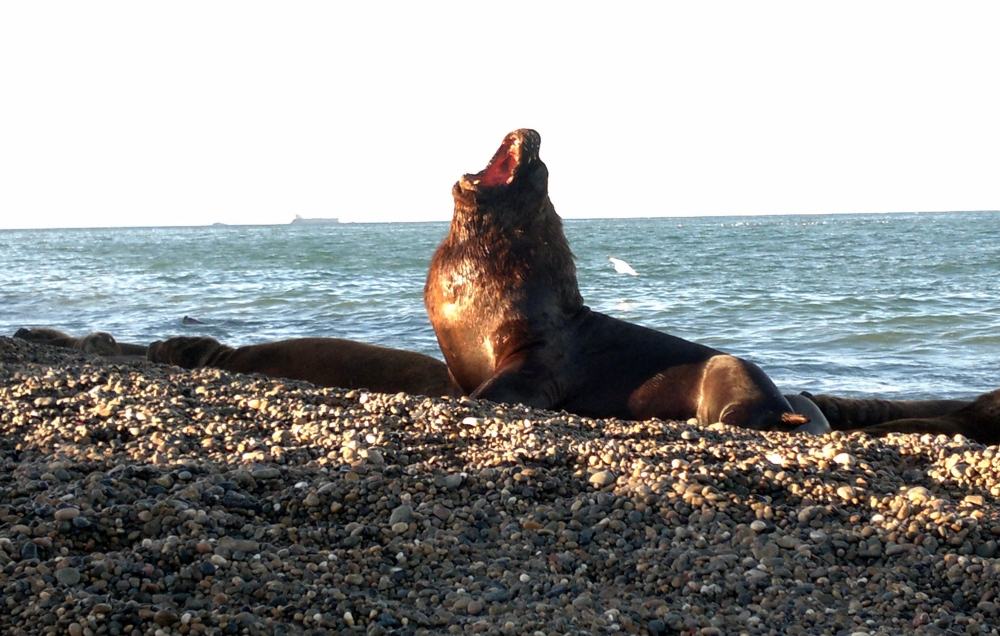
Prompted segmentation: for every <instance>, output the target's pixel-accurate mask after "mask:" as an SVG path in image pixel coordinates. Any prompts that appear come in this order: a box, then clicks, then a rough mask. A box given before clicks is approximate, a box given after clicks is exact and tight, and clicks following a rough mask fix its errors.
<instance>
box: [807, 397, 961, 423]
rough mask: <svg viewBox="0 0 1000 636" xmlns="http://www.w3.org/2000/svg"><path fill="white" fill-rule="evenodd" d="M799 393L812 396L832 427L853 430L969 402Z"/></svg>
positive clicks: (932, 414)
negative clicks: (859, 397) (857, 397)
mask: <svg viewBox="0 0 1000 636" xmlns="http://www.w3.org/2000/svg"><path fill="white" fill-rule="evenodd" d="M802 396H804V397H806V398H809V399H810V400H812V401H813V402H814V403H815V404H816V406H817V407H819V410H820V411H822V412H823V415H825V416H826V419H827V421H828V422H830V428H832V429H833V430H835V431H856V430H859V429H864V428H868V427H870V426H876V425H878V424H883V423H885V422H891V421H893V420H902V419H908V418H933V417H938V416H941V415H947V414H948V413H951V412H952V411H955V410H957V409H960V408H962V407H964V406H968V405H969V404H970V402H969V401H968V400H879V399H877V398H864V399H855V398H845V397H837V396H835V395H812V394H810V393H807V392H805V391H803V392H802Z"/></svg>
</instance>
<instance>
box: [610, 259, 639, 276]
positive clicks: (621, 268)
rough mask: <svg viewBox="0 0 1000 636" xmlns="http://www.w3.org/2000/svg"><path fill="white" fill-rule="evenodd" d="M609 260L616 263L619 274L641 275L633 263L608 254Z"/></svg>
mask: <svg viewBox="0 0 1000 636" xmlns="http://www.w3.org/2000/svg"><path fill="white" fill-rule="evenodd" d="M608 260H609V261H611V263H612V264H614V266H615V271H616V272H618V273H619V274H631V275H632V276H638V275H639V272H637V271H635V270H634V269H632V266H631V265H629V264H628V263H626V262H625V261H623V260H622V259H620V258H615V257H614V256H611V255H610V254H608Z"/></svg>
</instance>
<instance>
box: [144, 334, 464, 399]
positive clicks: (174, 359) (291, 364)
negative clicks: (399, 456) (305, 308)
mask: <svg viewBox="0 0 1000 636" xmlns="http://www.w3.org/2000/svg"><path fill="white" fill-rule="evenodd" d="M147 358H148V359H149V360H151V361H153V362H161V363H165V364H173V365H177V366H179V367H184V368H185V369H194V368H198V367H214V368H216V369H225V370H226V371H233V372H236V373H260V374H262V375H267V376H271V377H279V378H291V379H293V380H305V381H306V382H312V383H313V384H315V385H316V386H325V387H340V388H345V389H362V388H363V389H368V390H370V391H377V392H379V393H399V392H400V391H403V392H406V393H411V394H414V395H428V396H431V397H440V396H442V395H450V396H453V397H457V396H459V395H462V392H461V390H460V389H459V388H458V386H457V385H456V384H454V383H453V382H452V381H451V379H450V376H449V374H448V367H447V365H445V364H444V363H443V362H441V361H440V360H436V359H434V358H432V357H430V356H427V355H424V354H422V353H416V352H413V351H404V350H402V349H390V348H388V347H379V346H376V345H370V344H366V343H363V342H354V341H352V340H341V339H339V338H296V339H293V340H281V341H278V342H267V343H264V344H257V345H249V346H246V347H240V348H238V349H234V348H232V347H227V346H226V345H224V344H221V343H219V341H218V340H215V339H214V338H207V337H192V336H178V337H175V338H169V339H167V340H165V341H163V342H154V343H153V344H151V345H149V352H148V354H147Z"/></svg>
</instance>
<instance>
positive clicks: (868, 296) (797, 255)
mask: <svg viewBox="0 0 1000 636" xmlns="http://www.w3.org/2000/svg"><path fill="white" fill-rule="evenodd" d="M565 230H566V235H567V237H568V238H569V241H570V245H571V246H572V249H573V252H574V253H575V254H576V257H577V268H578V278H579V283H580V289H581V292H582V293H583V297H584V299H585V301H586V302H587V304H588V305H590V306H591V307H592V308H593V309H595V310H597V311H601V312H604V313H607V314H610V315H613V316H616V317H618V318H621V319H624V320H628V321H631V322H635V323H639V324H642V325H645V326H648V327H652V328H655V329H660V330H662V331H666V332H669V333H672V334H674V335H676V336H680V337H682V338H687V339H689V340H694V341H697V342H701V343H704V344H707V345H710V346H713V347H716V348H718V349H721V350H723V351H727V352H729V353H733V354H735V355H739V356H742V357H745V358H748V359H750V360H753V361H754V362H756V363H757V364H759V365H760V366H761V367H762V368H763V369H764V370H765V371H766V372H767V373H768V374H769V375H770V376H771V377H772V378H773V379H774V381H775V382H776V383H777V385H778V386H779V387H780V388H781V389H782V390H785V391H796V392H797V391H801V390H809V391H812V392H825V393H834V394H838V395H852V396H870V395H878V396H883V397H888V398H909V397H912V398H927V397H942V398H961V397H970V396H974V395H977V394H979V393H982V392H985V391H989V390H992V389H995V388H997V387H998V386H1000V364H998V361H1000V281H998V273H1000V213H998V212H961V213H937V214H926V213H925V214H888V215H831V216H771V217H711V218H643V219H614V220H612V219H588V220H567V221H566V222H565ZM447 231H448V224H447V223H412V224H342V225H322V226H293V225H286V226H213V227H193V228H191V227H189V228H121V229H72V230H9V231H0V272H2V279H0V280H2V284H0V308H2V309H0V334H4V335H11V334H13V332H14V331H16V330H17V329H18V328H20V327H37V326H50V327H56V328H58V329H61V330H63V331H66V332H68V333H70V334H73V335H83V334H85V333H89V332H90V331H98V330H100V331H108V332H110V333H112V334H114V335H115V337H116V338H118V340H120V341H122V342H136V343H148V342H151V341H153V340H158V339H164V338H167V337H170V336H175V335H209V336H213V337H215V338H217V339H219V340H221V341H223V342H225V343H227V344H231V345H234V346H238V345H243V344H252V343H257V342H264V341H269V340H278V339H283V338H293V337H301V336H332V337H340V338H351V339H355V340H361V341H365V342H371V343H376V344H382V345H386V346H393V347H399V348H404V349H411V350H415V351H422V352H424V353H428V354H431V355H434V356H436V357H438V358H440V357H441V355H440V352H439V351H438V348H437V342H436V340H435V337H434V332H433V330H432V329H431V326H430V324H429V322H428V321H427V315H426V313H425V311H424V305H423V296H422V294H423V284H424V279H425V276H426V271H427V265H428V263H429V261H430V258H431V255H432V254H433V252H434V250H435V248H436V247H437V245H438V243H440V241H441V240H442V239H443V238H444V236H445V235H446V234H447ZM608 255H612V256H615V257H617V258H621V259H624V260H626V261H628V262H629V263H630V264H631V265H632V266H633V267H634V268H635V269H636V270H637V271H638V272H639V274H640V275H639V276H636V277H633V276H628V275H623V274H619V273H617V272H615V270H614V269H613V267H612V265H611V263H610V262H609V261H608V259H607V256H608ZM185 315H187V316H192V317H195V318H198V319H199V320H201V321H203V322H204V323H205V324H204V325H185V324H182V318H183V317H184V316H185Z"/></svg>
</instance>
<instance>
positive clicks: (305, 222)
mask: <svg viewBox="0 0 1000 636" xmlns="http://www.w3.org/2000/svg"><path fill="white" fill-rule="evenodd" d="M328 223H340V219H338V218H336V217H334V218H329V219H303V218H302V217H301V216H299V215H298V214H296V215H295V218H294V219H292V225H326V224H328Z"/></svg>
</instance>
